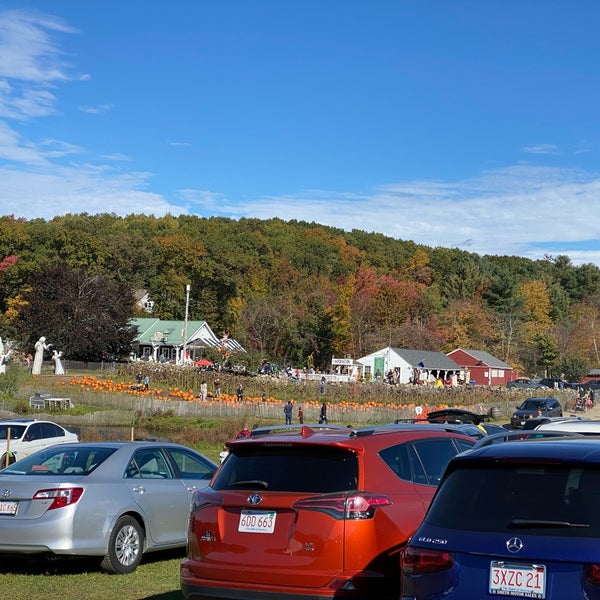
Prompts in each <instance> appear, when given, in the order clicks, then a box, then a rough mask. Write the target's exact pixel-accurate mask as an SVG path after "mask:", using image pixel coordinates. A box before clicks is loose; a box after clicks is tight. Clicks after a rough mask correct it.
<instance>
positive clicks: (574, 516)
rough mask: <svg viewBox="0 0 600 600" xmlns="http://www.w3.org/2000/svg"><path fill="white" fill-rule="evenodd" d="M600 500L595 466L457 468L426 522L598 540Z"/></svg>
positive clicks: (454, 527) (440, 492)
mask: <svg viewBox="0 0 600 600" xmlns="http://www.w3.org/2000/svg"><path fill="white" fill-rule="evenodd" d="M599 503H600V471H598V470H597V469H592V468H588V467H583V468H582V467H580V466H569V465H564V464H552V465H535V466H523V465H514V464H511V465H486V466H485V467H472V468H468V467H460V468H458V469H457V470H455V471H453V472H452V473H450V474H449V476H448V477H447V478H446V480H445V481H444V483H443V484H442V487H441V488H440V491H439V493H438V495H437V496H436V498H435V499H434V502H433V504H432V506H431V508H430V510H429V513H428V514H427V522H428V523H431V524H433V525H436V526H440V527H447V528H451V529H461V530H470V531H484V532H485V531H488V532H492V531H493V532H505V533H506V534H507V535H509V534H510V535H514V534H515V530H516V529H518V531H519V533H521V534H523V535H526V534H531V535H536V536H538V535H547V536H560V537H594V538H597V537H600V511H598V505H599ZM564 523H572V524H577V525H578V526H576V527H568V526H564ZM545 524H547V525H545ZM552 524H554V525H552ZM559 525H560V526H559Z"/></svg>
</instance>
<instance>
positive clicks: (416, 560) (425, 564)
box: [400, 546, 454, 575]
mask: <svg viewBox="0 0 600 600" xmlns="http://www.w3.org/2000/svg"><path fill="white" fill-rule="evenodd" d="M453 566H454V554H453V553H452V552H444V551H443V550H425V549H423V548H413V547H412V546H408V547H407V548H405V549H404V550H403V551H402V552H401V553H400V568H401V569H402V570H403V571H404V572H405V573H414V574H415V575H422V574H425V573H438V572H439V571H446V570H448V569H451V568H452V567H453Z"/></svg>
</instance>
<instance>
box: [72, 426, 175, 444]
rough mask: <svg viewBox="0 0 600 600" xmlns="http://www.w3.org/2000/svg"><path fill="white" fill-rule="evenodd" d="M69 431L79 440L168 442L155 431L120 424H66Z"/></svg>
mask: <svg viewBox="0 0 600 600" xmlns="http://www.w3.org/2000/svg"><path fill="white" fill-rule="evenodd" d="M66 428H67V429H68V430H69V431H72V432H73V433H76V434H77V435H78V436H79V440H80V441H81V442H129V441H131V440H132V439H134V440H148V441H159V442H168V441H169V439H168V438H166V437H161V436H157V435H156V432H149V431H147V430H145V429H135V430H133V432H132V429H131V427H122V426H111V425H109V426H98V425H92V426H90V425H68V426H67V427H66Z"/></svg>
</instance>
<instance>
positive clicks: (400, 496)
mask: <svg viewBox="0 0 600 600" xmlns="http://www.w3.org/2000/svg"><path fill="white" fill-rule="evenodd" d="M531 400H545V401H546V407H547V408H548V409H552V408H553V405H552V403H551V402H549V401H550V400H553V399H552V398H533V399H531ZM559 407H560V404H559ZM430 417H431V419H430V421H429V422H419V423H403V422H398V423H393V424H388V425H379V426H367V427H360V428H348V427H341V426H335V425H316V424H315V425H304V426H276V427H264V428H257V429H255V430H254V431H253V432H252V436H251V437H248V438H245V439H238V440H232V441H231V442H229V443H228V449H229V454H228V456H227V458H226V460H225V461H224V462H223V464H222V465H221V466H220V467H217V465H216V464H214V463H213V462H212V461H210V460H208V459H207V458H206V457H204V456H202V455H201V454H199V453H197V452H195V451H194V450H191V449H189V448H186V447H185V446H180V445H178V444H171V443H162V442H108V443H104V442H95V443H81V442H79V443H67V444H64V443H60V444H53V445H51V446H49V447H46V448H44V449H42V450H40V451H38V452H35V453H33V454H30V455H29V456H27V457H25V458H21V459H19V460H17V461H16V462H14V463H13V464H10V465H9V466H8V467H6V468H4V469H3V470H1V471H0V490H2V498H1V499H0V553H1V554H10V553H15V554H34V553H35V554H37V553H48V554H54V555H58V556H62V555H64V556H97V557H98V560H99V564H100V566H101V568H102V570H104V571H106V572H109V573H130V572H132V571H133V570H135V568H136V567H137V566H138V564H139V563H140V561H141V559H142V556H143V554H144V552H147V551H148V552H149V551H153V550H158V549H163V548H164V549H166V548H173V547H180V546H183V545H185V544H186V543H187V552H186V558H185V559H184V560H183V561H182V563H181V568H180V583H181V590H182V593H183V596H184V598H185V599H186V600H200V599H202V600H212V599H214V600H216V599H217V598H219V599H221V600H227V599H230V600H233V599H240V598H244V599H249V600H258V599H259V598H260V599H261V600H262V599H267V600H268V599H269V598H271V599H273V600H275V599H279V598H286V599H288V600H294V599H296V600H301V599H302V600H306V599H309V598H310V599H314V598H321V599H326V598H332V599H335V598H346V599H354V600H366V599H370V598H382V599H386V600H387V599H392V598H393V599H394V600H397V599H399V598H400V599H401V600H425V599H428V600H429V599H433V598H447V599H448V600H453V599H456V600H459V599H461V600H466V599H472V598H478V599H480V598H491V597H492V596H498V595H504V596H512V597H516V598H519V597H521V598H543V599H546V600H557V599H559V598H561V599H562V598H566V597H581V598H589V599H590V600H600V563H599V562H598V560H597V551H596V548H597V546H598V542H599V541H600V513H598V514H597V506H598V500H599V498H598V496H597V494H598V490H600V443H599V440H597V439H594V438H593V437H589V436H593V435H594V434H598V433H600V422H599V421H593V420H590V419H586V418H585V417H563V416H559V415H547V416H533V417H532V418H530V419H526V420H525V421H524V422H523V424H522V425H521V427H520V428H518V429H517V430H516V431H509V430H505V429H502V428H498V429H500V433H492V435H486V433H484V431H485V428H484V427H483V426H484V425H486V424H487V423H485V420H484V416H483V415H477V414H475V413H470V412H469V411H462V410H457V409H448V410H445V411H439V412H438V413H436V414H434V415H433V416H431V415H430ZM431 421H434V422H431ZM13 423H14V424H15V425H16V424H17V423H15V422H13ZM475 430H476V431H475ZM0 431H1V428H0ZM490 431H491V430H490ZM11 437H12V428H11ZM542 437H543V438H544V441H543V442H542V441H539V440H540V439H541V438H542ZM549 438H552V439H549Z"/></svg>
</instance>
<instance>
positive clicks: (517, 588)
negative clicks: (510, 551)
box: [490, 560, 546, 598]
mask: <svg viewBox="0 0 600 600" xmlns="http://www.w3.org/2000/svg"><path fill="white" fill-rule="evenodd" d="M490 594H491V595H494V596H517V597H519V598H545V597H546V567H545V566H544V565H519V564H513V563H506V562H504V561H495V560H494V561H492V563H491V565H490Z"/></svg>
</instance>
